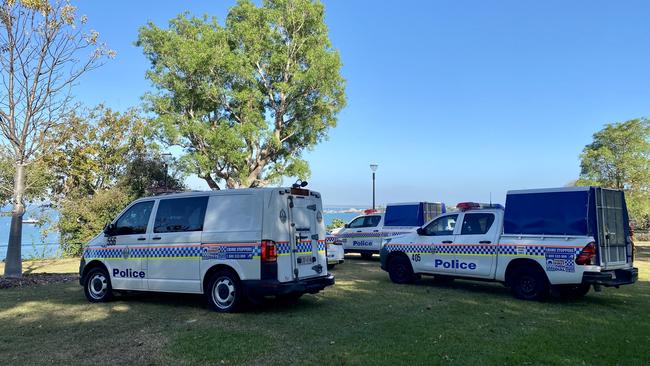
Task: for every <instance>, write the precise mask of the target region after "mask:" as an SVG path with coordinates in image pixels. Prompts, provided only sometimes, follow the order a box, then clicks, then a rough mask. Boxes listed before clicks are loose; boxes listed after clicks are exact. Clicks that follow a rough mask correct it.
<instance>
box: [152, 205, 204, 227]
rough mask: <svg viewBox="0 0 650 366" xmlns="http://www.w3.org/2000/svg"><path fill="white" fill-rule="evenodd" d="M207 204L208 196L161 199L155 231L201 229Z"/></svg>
mask: <svg viewBox="0 0 650 366" xmlns="http://www.w3.org/2000/svg"><path fill="white" fill-rule="evenodd" d="M207 205H208V197H207V196H203V197H189V198H171V199H165V200H160V203H159V204H158V211H157V212H156V221H155V223H154V228H153V232H154V233H175V232H184V231H201V230H203V219H204V218H205V209H206V206H207Z"/></svg>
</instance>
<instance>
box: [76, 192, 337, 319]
mask: <svg viewBox="0 0 650 366" xmlns="http://www.w3.org/2000/svg"><path fill="white" fill-rule="evenodd" d="M305 185H306V184H305V183H302V184H296V185H294V186H293V187H291V188H256V189H229V190H222V191H212V192H187V193H177V194H165V195H161V196H154V197H147V198H141V199H138V200H136V201H134V202H132V203H131V204H130V205H128V206H127V207H126V208H125V209H124V211H122V213H120V214H119V215H118V216H117V218H115V220H113V222H112V223H110V224H109V225H107V226H106V228H105V229H104V232H103V233H101V234H99V235H98V236H97V237H95V238H94V239H92V240H91V241H90V242H89V243H88V245H87V246H86V247H85V248H84V251H83V256H82V258H81V264H80V268H79V274H80V276H81V277H80V283H81V285H82V286H83V289H84V292H85V295H86V297H87V298H88V300H89V301H91V302H104V301H107V300H109V299H110V298H111V297H112V295H113V290H137V291H161V292H177V293H195V294H204V295H205V297H206V299H207V301H208V304H209V306H210V307H211V308H212V309H214V310H216V311H220V312H232V311H236V310H237V309H239V308H240V306H241V305H242V304H243V303H244V302H246V301H248V300H253V301H257V300H260V299H261V298H263V297H266V296H276V297H283V298H288V299H297V298H299V297H300V296H301V295H303V294H304V293H311V294H313V293H317V292H319V291H321V290H323V289H324V288H325V287H327V286H330V285H333V284H334V277H333V276H332V275H331V274H328V271H327V260H326V246H325V227H324V225H323V213H322V211H323V208H322V203H321V196H320V194H319V193H317V192H314V191H310V190H308V189H305V188H304V186H305Z"/></svg>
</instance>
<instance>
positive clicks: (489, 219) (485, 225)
mask: <svg viewBox="0 0 650 366" xmlns="http://www.w3.org/2000/svg"><path fill="white" fill-rule="evenodd" d="M493 222H494V215H493V214H491V213H470V214H465V218H464V219H463V227H462V229H461V232H460V234H461V235H482V234H485V233H487V232H488V231H490V227H492V223H493Z"/></svg>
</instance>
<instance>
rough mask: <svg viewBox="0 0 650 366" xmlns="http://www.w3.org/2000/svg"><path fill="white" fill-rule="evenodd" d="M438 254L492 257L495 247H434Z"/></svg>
mask: <svg viewBox="0 0 650 366" xmlns="http://www.w3.org/2000/svg"><path fill="white" fill-rule="evenodd" d="M435 251H436V253H438V254H458V255H494V254H496V247H495V246H492V245H435Z"/></svg>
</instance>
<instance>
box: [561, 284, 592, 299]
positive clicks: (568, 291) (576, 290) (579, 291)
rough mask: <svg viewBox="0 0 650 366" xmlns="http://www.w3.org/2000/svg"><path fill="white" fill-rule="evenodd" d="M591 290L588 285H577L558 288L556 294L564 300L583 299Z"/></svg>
mask: <svg viewBox="0 0 650 366" xmlns="http://www.w3.org/2000/svg"><path fill="white" fill-rule="evenodd" d="M590 289H591V285H590V284H586V283H581V284H579V285H566V286H560V287H559V288H558V292H559V294H560V296H561V297H563V298H566V299H578V298H581V297H584V296H585V295H587V293H589V290H590Z"/></svg>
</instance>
